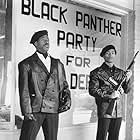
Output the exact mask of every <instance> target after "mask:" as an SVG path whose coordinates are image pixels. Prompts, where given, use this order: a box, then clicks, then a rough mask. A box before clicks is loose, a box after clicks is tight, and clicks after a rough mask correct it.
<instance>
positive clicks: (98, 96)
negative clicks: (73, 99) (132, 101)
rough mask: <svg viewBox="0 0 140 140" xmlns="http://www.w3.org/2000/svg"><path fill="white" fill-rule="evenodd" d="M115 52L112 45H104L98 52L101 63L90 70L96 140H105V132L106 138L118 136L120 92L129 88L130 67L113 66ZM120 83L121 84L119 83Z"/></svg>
mask: <svg viewBox="0 0 140 140" xmlns="http://www.w3.org/2000/svg"><path fill="white" fill-rule="evenodd" d="M116 54H117V51H116V49H115V47H114V46H113V45H107V46H105V47H104V48H103V49H102V51H101V53H100V56H101V57H103V58H104V62H103V64H102V65H101V66H100V67H97V68H96V69H94V70H92V71H91V72H90V81H89V94H90V95H91V96H93V97H95V101H96V105H97V115H98V129H97V135H96V140H106V138H107V134H108V140H118V138H119V131H120V126H121V122H122V106H123V104H122V94H123V93H128V92H129V90H130V77H131V76H132V71H131V70H130V69H127V71H123V70H122V69H120V68H118V67H116V66H115V64H114V59H115V56H116ZM122 80H123V82H122ZM120 83H122V84H121V85H119V84H120ZM118 85H119V89H118V88H117V87H118ZM112 103H113V104H112ZM110 108H111V109H112V110H110ZM110 112H111V113H110Z"/></svg>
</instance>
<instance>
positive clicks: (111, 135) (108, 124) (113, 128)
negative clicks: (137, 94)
mask: <svg viewBox="0 0 140 140" xmlns="http://www.w3.org/2000/svg"><path fill="white" fill-rule="evenodd" d="M121 122H122V118H111V119H110V118H99V119H98V129H97V136H96V140H106V138H107V134H108V140H118V139H119V131H120V127H121Z"/></svg>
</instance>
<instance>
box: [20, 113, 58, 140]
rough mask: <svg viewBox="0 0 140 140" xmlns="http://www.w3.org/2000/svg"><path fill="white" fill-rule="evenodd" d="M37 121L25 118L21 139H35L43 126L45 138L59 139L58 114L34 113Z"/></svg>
mask: <svg viewBox="0 0 140 140" xmlns="http://www.w3.org/2000/svg"><path fill="white" fill-rule="evenodd" d="M34 117H35V118H36V121H33V120H32V121H31V120H24V121H23V125H22V129H21V135H20V140H35V139H36V136H37V134H38V132H39V129H40V127H41V126H42V129H43V133H44V137H45V140H57V132H58V114H50V113H41V112H39V113H34Z"/></svg>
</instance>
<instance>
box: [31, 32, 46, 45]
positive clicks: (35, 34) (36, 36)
mask: <svg viewBox="0 0 140 140" xmlns="http://www.w3.org/2000/svg"><path fill="white" fill-rule="evenodd" d="M43 35H48V31H47V30H41V31H38V32H35V33H34V34H33V36H32V38H31V41H30V43H31V44H34V43H35V42H36V41H37V40H38V39H39V38H40V37H41V36H43Z"/></svg>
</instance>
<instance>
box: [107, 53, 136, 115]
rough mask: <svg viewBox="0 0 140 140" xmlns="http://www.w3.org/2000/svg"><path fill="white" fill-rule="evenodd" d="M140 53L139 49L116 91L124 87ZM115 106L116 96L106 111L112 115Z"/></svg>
mask: <svg viewBox="0 0 140 140" xmlns="http://www.w3.org/2000/svg"><path fill="white" fill-rule="evenodd" d="M138 53H139V51H137V52H136V54H135V55H134V57H133V59H132V61H131V63H130V65H129V66H128V68H127V70H126V71H125V73H124V75H123V78H122V80H121V82H120V83H119V84H118V85H117V86H116V88H115V91H119V90H120V89H121V88H122V84H123V82H124V81H125V80H126V79H127V73H128V71H129V70H130V69H131V67H132V65H133V64H134V62H135V61H134V60H135V58H136V56H137V54H138ZM115 106H116V98H114V99H112V100H111V102H110V104H109V106H108V109H107V111H106V114H107V115H112V114H113V111H114V109H115Z"/></svg>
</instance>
